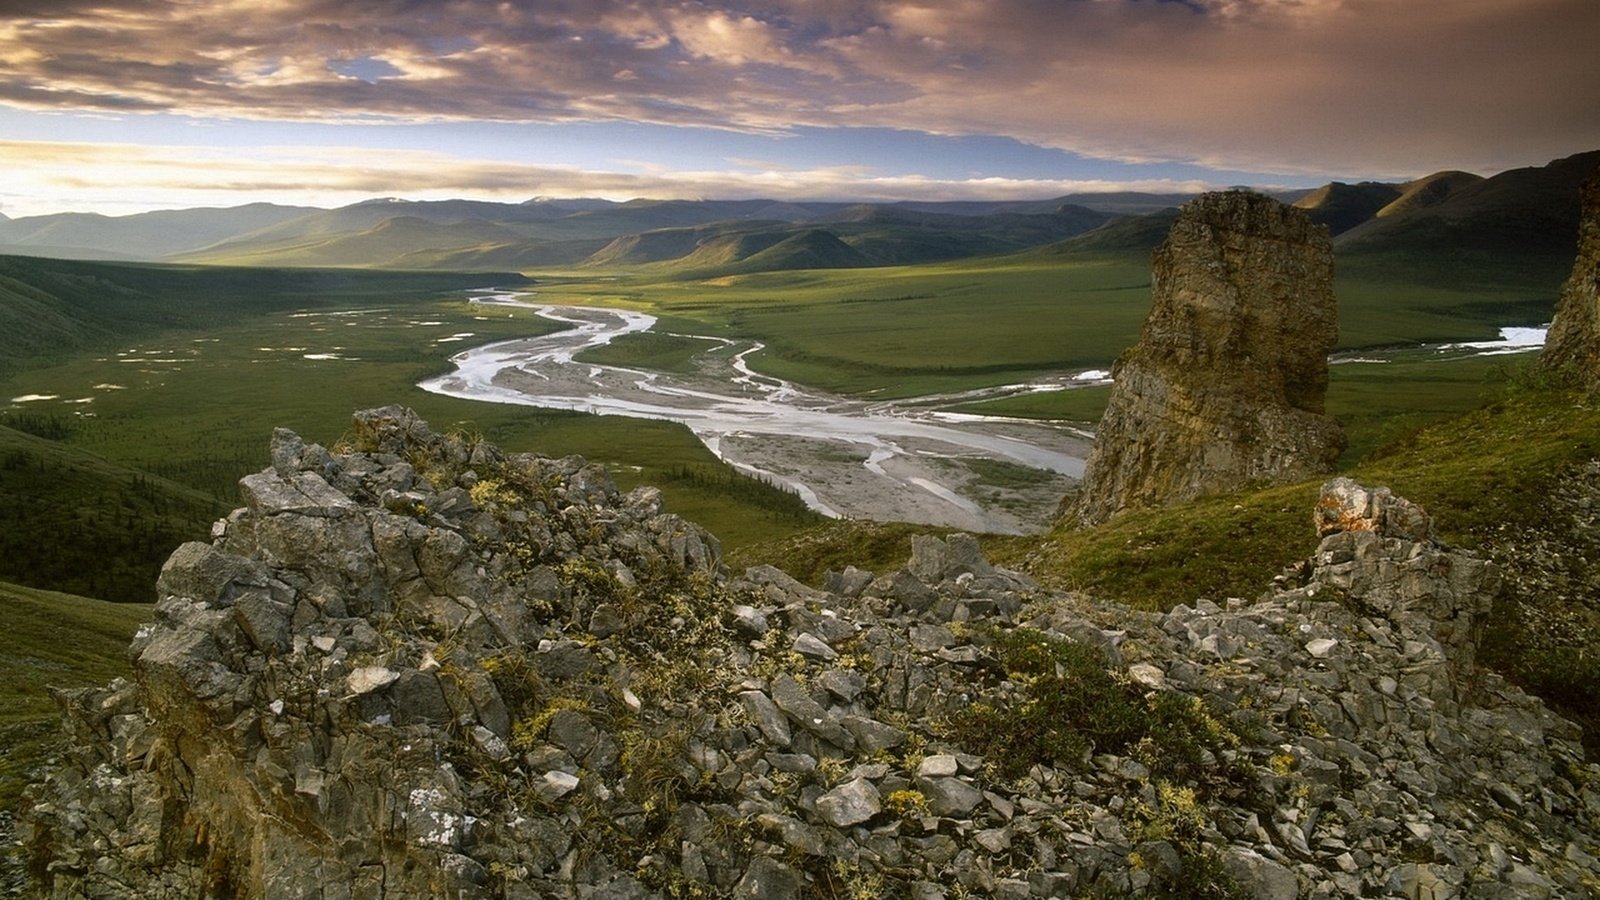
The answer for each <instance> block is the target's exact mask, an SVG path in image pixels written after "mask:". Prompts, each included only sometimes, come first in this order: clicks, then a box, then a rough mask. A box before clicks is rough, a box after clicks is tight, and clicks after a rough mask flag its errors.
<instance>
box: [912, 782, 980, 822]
mask: <svg viewBox="0 0 1600 900" xmlns="http://www.w3.org/2000/svg"><path fill="white" fill-rule="evenodd" d="M917 788H918V790H920V791H922V795H923V796H924V797H926V798H927V799H928V811H929V812H931V813H933V814H934V815H936V816H957V817H960V816H966V815H968V814H969V813H971V812H972V810H973V809H975V808H976V807H977V805H978V804H979V803H980V802H981V801H982V800H983V792H982V791H980V790H978V789H977V788H975V787H973V786H972V785H971V784H968V783H967V782H966V781H963V780H962V779H960V778H918V779H917Z"/></svg>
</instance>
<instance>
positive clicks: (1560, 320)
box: [1539, 169, 1600, 387]
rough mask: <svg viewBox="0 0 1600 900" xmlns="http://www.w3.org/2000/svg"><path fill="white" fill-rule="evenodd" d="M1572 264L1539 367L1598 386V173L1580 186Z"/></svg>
mask: <svg viewBox="0 0 1600 900" xmlns="http://www.w3.org/2000/svg"><path fill="white" fill-rule="evenodd" d="M1582 203H1583V210H1582V212H1581V213H1580V214H1579V218H1578V259H1577V262H1575V263H1573V266H1572V275H1571V277H1569V278H1568V279H1567V283H1566V285H1565V286H1564V287H1563V288H1562V289H1561V300H1560V301H1559V302H1557V303H1556V314H1555V318H1554V319H1553V320H1552V321H1551V323H1550V337H1549V339H1548V340H1547V341H1546V342H1545V345H1544V351H1543V352H1542V353H1540V354H1539V366H1540V367H1541V368H1544V369H1547V370H1549V371H1553V372H1565V373H1569V374H1571V375H1572V376H1574V377H1575V378H1576V379H1577V380H1578V381H1580V382H1581V383H1583V384H1586V385H1589V386H1592V387H1593V386H1600V169H1597V170H1595V172H1594V174H1592V175H1590V176H1589V179H1588V180H1587V181H1585V182H1584V184H1583V199H1582Z"/></svg>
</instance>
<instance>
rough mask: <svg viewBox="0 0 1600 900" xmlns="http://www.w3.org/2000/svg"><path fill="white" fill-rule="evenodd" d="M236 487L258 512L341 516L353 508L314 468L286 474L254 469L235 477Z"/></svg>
mask: <svg viewBox="0 0 1600 900" xmlns="http://www.w3.org/2000/svg"><path fill="white" fill-rule="evenodd" d="M239 491H240V493H241V494H243V495H244V501H245V503H246V504H247V505H248V506H249V507H250V510H251V511H252V512H255V513H257V514H260V515H275V514H278V513H295V514H298V515H302V516H319V517H326V516H341V515H346V514H349V513H350V512H353V511H354V510H355V509H356V508H357V507H356V504H355V501H353V500H351V499H350V498H349V497H346V496H345V495H344V494H342V493H340V492H339V491H338V490H337V489H335V488H334V487H333V485H331V484H328V482H327V481H326V480H325V479H324V478H323V477H322V476H321V475H318V474H316V473H314V472H296V473H295V474H293V475H291V476H289V477H287V478H285V477H282V476H280V475H278V474H277V473H275V472H257V473H256V474H254V475H246V476H245V477H244V478H242V479H240V480H239Z"/></svg>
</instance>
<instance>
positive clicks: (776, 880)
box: [733, 856, 805, 900]
mask: <svg viewBox="0 0 1600 900" xmlns="http://www.w3.org/2000/svg"><path fill="white" fill-rule="evenodd" d="M804 887H805V881H804V880H802V879H801V877H800V873H799V872H796V871H795V870H794V869H793V868H792V867H790V866H788V865H786V864H784V863H782V862H779V861H778V860H776V859H773V858H771V857H768V856H761V857H757V858H756V859H755V860H754V861H752V862H751V863H750V866H749V868H747V869H745V871H744V876H743V877H742V878H740V879H739V883H738V884H735V885H734V886H733V896H734V897H736V898H739V900H745V898H748V900H800V896H801V891H802V890H803V889H804Z"/></svg>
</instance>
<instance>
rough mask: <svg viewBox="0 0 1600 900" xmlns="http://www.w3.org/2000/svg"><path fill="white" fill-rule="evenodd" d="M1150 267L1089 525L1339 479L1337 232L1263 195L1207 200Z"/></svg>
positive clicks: (1089, 481)
mask: <svg viewBox="0 0 1600 900" xmlns="http://www.w3.org/2000/svg"><path fill="white" fill-rule="evenodd" d="M1152 269H1153V272H1152V288H1151V293H1152V298H1153V302H1152V305H1151V309H1150V314H1149V316H1148V317H1147V318H1146V319H1145V322H1144V326H1143V328H1142V330H1141V331H1140V334H1139V341H1138V343H1137V344H1135V345H1134V346H1133V347H1132V348H1130V349H1129V350H1128V351H1127V352H1125V353H1124V354H1123V355H1122V356H1121V357H1120V358H1119V359H1118V360H1117V362H1116V364H1115V366H1114V368H1113V370H1112V377H1113V379H1114V380H1115V383H1114V386H1113V387H1112V391H1111V397H1110V400H1109V401H1108V404H1107V407H1106V412H1105V415H1104V416H1103V417H1102V419H1101V420H1100V425H1099V428H1098V429H1097V430H1096V432H1095V446H1094V450H1093V452H1092V453H1091V455H1090V457H1089V462H1088V466H1087V471H1086V473H1085V475H1084V482H1083V486H1082V489H1081V492H1080V493H1079V495H1078V498H1077V501H1076V516H1077V518H1078V519H1079V521H1081V522H1082V523H1084V524H1095V523H1098V522H1103V521H1105V520H1106V519H1108V518H1110V517H1111V516H1112V515H1115V514H1116V513H1117V512H1119V511H1120V510H1123V509H1127V508H1131V507H1147V506H1161V505H1165V504H1168V503H1174V502H1178V501H1181V500H1187V499H1191V498H1193V497H1197V496H1200V495H1202V494H1208V493H1216V492H1220V491H1224V490H1227V489H1230V488H1234V487H1238V486H1240V485H1243V484H1245V483H1247V482H1252V481H1278V480H1282V481H1293V480H1302V479H1305V478H1308V477H1312V476H1315V475H1318V474H1322V473H1325V472H1327V471H1329V470H1330V469H1331V468H1332V465H1333V462H1334V460H1335V459H1336V458H1337V457H1338V455H1339V452H1340V451H1341V450H1342V449H1343V448H1344V437H1343V432H1342V431H1341V430H1340V429H1339V427H1338V425H1337V424H1335V423H1334V422H1333V420H1331V419H1329V418H1328V417H1326V416H1324V415H1323V414H1322V413H1323V397H1324V395H1325V394H1326V392H1327V388H1328V362H1327V358H1328V352H1329V351H1330V350H1332V349H1333V345H1334V342H1335V341H1336V340H1337V338H1338V333H1339V325H1338V310H1337V308H1336V305H1335V303H1334V296H1333V249H1332V245H1331V243H1330V242H1329V240H1328V232H1327V229H1326V228H1325V227H1323V226H1320V225H1316V224H1313V223H1312V221H1311V219H1310V217H1309V216H1308V215H1307V214H1306V212H1305V211H1304V210H1299V209H1295V208H1293V207H1289V206H1285V205H1283V204H1282V203H1279V202H1278V201H1276V200H1273V199H1272V198H1270V197H1266V196H1263V195H1260V194H1253V193H1250V192H1246V191H1227V192H1220V193H1211V194H1204V195H1202V196H1201V197H1199V198H1198V199H1196V200H1193V201H1191V202H1189V203H1187V204H1185V205H1184V206H1183V207H1182V209H1181V210H1180V211H1179V213H1178V218H1177V220H1176V221H1175V222H1174V223H1173V226H1172V230H1171V233H1170V234H1169V235H1168V237H1167V240H1166V242H1165V243H1163V244H1162V245H1161V246H1160V247H1158V248H1157V249H1156V252H1155V258H1154V262H1153V266H1152Z"/></svg>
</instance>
